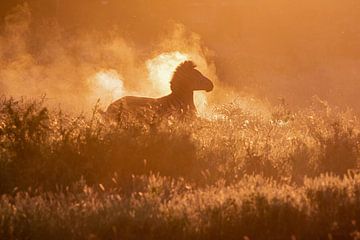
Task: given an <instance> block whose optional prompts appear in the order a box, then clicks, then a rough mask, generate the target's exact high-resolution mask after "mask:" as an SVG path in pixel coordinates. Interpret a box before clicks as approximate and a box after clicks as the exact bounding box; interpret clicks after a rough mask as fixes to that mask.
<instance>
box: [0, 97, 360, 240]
mask: <svg viewBox="0 0 360 240" xmlns="http://www.w3.org/2000/svg"><path fill="white" fill-rule="evenodd" d="M212 116H213V118H212V119H198V120H196V121H194V122H192V123H186V124H184V123H179V124H177V123H173V122H166V123H163V124H162V125H159V126H155V127H154V126H148V125H146V124H141V123H126V122H121V123H119V124H117V125H112V124H109V123H107V122H104V120H103V119H102V118H101V114H100V113H98V111H97V108H95V109H94V112H93V114H92V115H91V116H85V115H79V116H73V115H69V114H66V113H64V112H62V111H60V110H57V111H56V110H53V109H48V108H46V107H45V105H44V101H43V100H35V101H27V100H24V99H16V100H15V99H11V98H2V99H1V101H0V194H1V199H0V239H49V238H51V239H359V238H360V232H359V226H358V225H359V222H360V195H359V194H360V174H359V173H357V172H358V163H359V156H360V123H359V121H358V119H357V116H356V115H355V114H353V113H351V112H350V111H341V110H340V109H336V108H331V107H329V106H328V105H327V104H326V103H324V102H322V101H320V100H316V99H315V100H314V102H313V104H312V105H311V106H309V107H308V108H306V109H302V110H299V111H297V112H290V111H289V110H288V109H287V108H286V107H285V105H283V104H281V105H279V106H275V107H273V109H271V114H269V116H265V115H260V114H254V113H252V112H246V111H244V110H243V109H242V108H241V107H240V105H239V104H238V103H237V102H234V103H231V104H227V105H223V106H218V107H217V108H215V109H214V112H213V114H212Z"/></svg>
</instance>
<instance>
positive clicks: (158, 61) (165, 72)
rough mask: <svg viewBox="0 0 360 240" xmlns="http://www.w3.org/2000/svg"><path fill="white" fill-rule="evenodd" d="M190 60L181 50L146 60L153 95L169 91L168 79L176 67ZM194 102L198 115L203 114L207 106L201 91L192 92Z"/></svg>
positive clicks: (156, 95) (164, 93) (160, 94)
mask: <svg viewBox="0 0 360 240" xmlns="http://www.w3.org/2000/svg"><path fill="white" fill-rule="evenodd" d="M186 60H190V57H189V55H187V54H184V53H181V52H178V51H176V52H169V53H163V54H160V55H158V56H156V57H155V58H152V59H150V60H148V61H147V62H146V67H147V70H148V73H149V77H148V78H149V80H150V81H151V84H152V87H153V92H154V96H155V97H159V96H163V95H166V94H169V93H171V90H170V80H171V78H172V75H173V72H174V71H175V69H176V67H177V66H178V65H179V64H180V63H182V62H184V61H186ZM194 102H195V106H196V108H197V109H198V112H199V114H200V115H203V113H204V112H205V108H206V106H207V99H206V96H205V94H204V93H203V92H199V91H195V92H194Z"/></svg>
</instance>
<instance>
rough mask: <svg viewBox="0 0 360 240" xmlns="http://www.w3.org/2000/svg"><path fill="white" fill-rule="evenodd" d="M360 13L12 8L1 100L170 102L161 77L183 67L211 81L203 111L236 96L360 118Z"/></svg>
mask: <svg viewBox="0 0 360 240" xmlns="http://www.w3.org/2000/svg"><path fill="white" fill-rule="evenodd" d="M359 11H360V4H359V3H357V2H356V1H351V0H349V1H332V2H329V1H325V0H318V1H316V2H314V1H310V0H305V1H302V2H301V3H295V2H289V1H285V0H276V1H270V2H264V1H253V0H243V1H235V0H226V1H220V0H197V1H180V0H169V1H166V2H164V1H148V0H132V1H130V0H124V1H116V0H106V1H105V0H91V1H87V0H86V1H85V0H78V1H70V0H62V1H59V0H36V1H35V0H27V1H23V0H13V1H6V2H4V3H0V17H1V19H0V64H1V69H0V94H2V95H6V96H14V97H17V96H30V97H38V96H40V95H42V94H46V97H47V99H48V100H47V102H48V103H49V104H52V105H60V106H61V107H62V108H66V109H74V110H86V109H90V108H91V106H93V105H94V104H95V102H96V101H97V99H98V98H100V99H101V104H102V106H104V107H105V106H106V105H107V104H109V103H110V102H111V101H112V100H114V99H116V98H118V97H121V96H123V95H128V94H132V95H142V96H152V97H156V96H160V95H162V94H165V93H167V92H168V91H169V90H168V85H167V84H166V82H165V80H164V79H166V78H168V76H169V72H170V70H171V69H173V68H174V65H175V64H176V63H177V62H178V61H180V60H181V59H185V58H186V59H192V60H194V62H196V64H197V65H198V68H199V69H200V71H202V72H203V73H204V74H205V75H206V76H208V77H209V78H211V79H212V80H214V81H215V89H214V92H212V93H211V94H206V93H200V94H198V95H197V96H196V98H197V99H198V100H197V103H198V104H197V105H198V108H200V109H204V108H206V106H208V105H211V104H213V103H226V102H229V101H231V100H233V99H234V98H235V99H241V101H242V102H243V104H244V106H251V105H252V104H251V101H252V100H250V99H255V100H254V101H255V102H259V100H260V101H263V102H265V103H271V104H274V103H275V104H276V103H278V102H279V101H278V99H279V98H281V99H285V101H286V103H288V105H289V106H290V107H294V108H296V107H301V106H307V105H308V104H309V102H310V101H311V99H312V97H313V96H314V95H316V96H318V97H319V98H320V99H322V100H324V101H328V102H329V104H333V105H338V106H341V107H349V108H353V109H355V110H357V111H360V107H359V104H358V92H359V91H360V80H359V76H360V72H359V68H358V65H359V56H360V45H359V42H360V41H359V40H360V39H359V38H360V35H359V32H360V31H359V27H358V22H359V20H360V18H359V16H360V15H359V14H358V13H359ZM179 56H181V57H179ZM159 71H160V72H159ZM159 73H160V74H161V77H159ZM246 101H248V102H246ZM201 104H203V106H201ZM265 105H266V104H265Z"/></svg>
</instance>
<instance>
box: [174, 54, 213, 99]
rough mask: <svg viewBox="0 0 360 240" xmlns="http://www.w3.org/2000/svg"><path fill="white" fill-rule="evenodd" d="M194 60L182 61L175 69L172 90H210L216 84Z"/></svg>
mask: <svg viewBox="0 0 360 240" xmlns="http://www.w3.org/2000/svg"><path fill="white" fill-rule="evenodd" d="M195 68H196V65H195V64H194V63H193V62H192V61H185V62H183V63H181V64H180V65H179V66H178V67H177V68H176V70H175V72H174V75H173V77H172V79H171V82H170V84H171V90H172V91H173V92H174V91H179V90H181V91H198V90H205V91H207V92H210V91H212V90H213V88H214V84H213V83H212V82H211V80H210V79H208V78H207V77H205V76H204V75H203V74H202V73H201V72H200V71H199V70H197V69H195Z"/></svg>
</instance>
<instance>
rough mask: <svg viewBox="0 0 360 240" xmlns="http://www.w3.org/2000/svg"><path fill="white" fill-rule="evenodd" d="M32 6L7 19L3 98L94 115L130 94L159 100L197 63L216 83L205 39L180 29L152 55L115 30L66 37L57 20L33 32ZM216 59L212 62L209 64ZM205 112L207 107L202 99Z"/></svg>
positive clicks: (1, 59)
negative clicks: (175, 75)
mask: <svg viewBox="0 0 360 240" xmlns="http://www.w3.org/2000/svg"><path fill="white" fill-rule="evenodd" d="M31 23H32V12H31V9H30V7H29V5H28V4H26V3H25V4H22V5H18V6H17V7H16V8H15V9H13V10H12V12H11V13H10V14H8V15H7V16H6V18H5V25H4V31H3V34H2V35H1V39H0V41H1V44H0V46H1V48H0V63H1V66H2V68H1V69H0V86H1V88H0V94H3V95H5V96H14V97H21V96H26V97H40V96H42V95H46V98H47V103H48V104H51V105H60V107H62V108H65V109H67V110H74V111H75V110H76V111H78V110H82V111H88V110H89V109H91V107H93V106H94V104H95V103H96V102H97V100H98V99H100V105H101V106H102V107H106V106H107V105H108V104H109V103H111V102H112V101H114V100H115V99H117V98H120V97H122V96H124V95H129V94H133V95H141V96H151V97H159V96H162V95H165V94H168V93H169V92H170V86H169V81H170V78H171V76H172V72H173V71H174V70H175V68H176V66H177V65H178V64H180V63H181V62H183V61H185V60H187V59H191V60H193V61H194V62H196V64H197V65H198V68H199V70H200V71H202V72H203V73H204V74H205V75H207V76H209V77H211V78H212V79H213V80H216V79H217V77H216V69H215V66H214V63H213V62H212V61H211V59H210V57H211V56H210V54H209V53H208V50H207V49H206V48H205V47H203V46H202V43H201V39H200V36H199V35H197V34H195V33H191V32H190V31H187V30H186V29H185V27H184V26H183V25H179V24H174V25H173V27H172V29H171V31H170V32H167V33H166V34H164V35H163V36H162V40H161V41H158V42H157V43H156V45H155V46H154V50H152V51H151V52H150V53H149V54H147V55H145V56H143V55H141V53H140V51H139V49H137V48H136V47H134V45H133V43H132V42H131V41H129V40H126V39H125V38H123V37H122V35H121V34H119V33H118V31H117V30H116V28H114V29H111V30H104V31H99V30H93V31H82V30H80V29H79V30H76V32H75V33H73V34H72V35H68V34H66V33H64V29H62V28H61V26H59V25H58V24H57V22H55V21H50V19H46V21H45V22H44V24H41V25H38V26H36V28H35V30H34V29H32V28H31ZM208 59H210V60H208ZM196 99H197V101H196V102H198V103H199V104H197V105H198V106H199V107H200V110H201V109H203V110H204V108H205V105H206V104H207V99H206V96H205V95H204V94H202V93H200V94H199V95H197V97H196Z"/></svg>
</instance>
